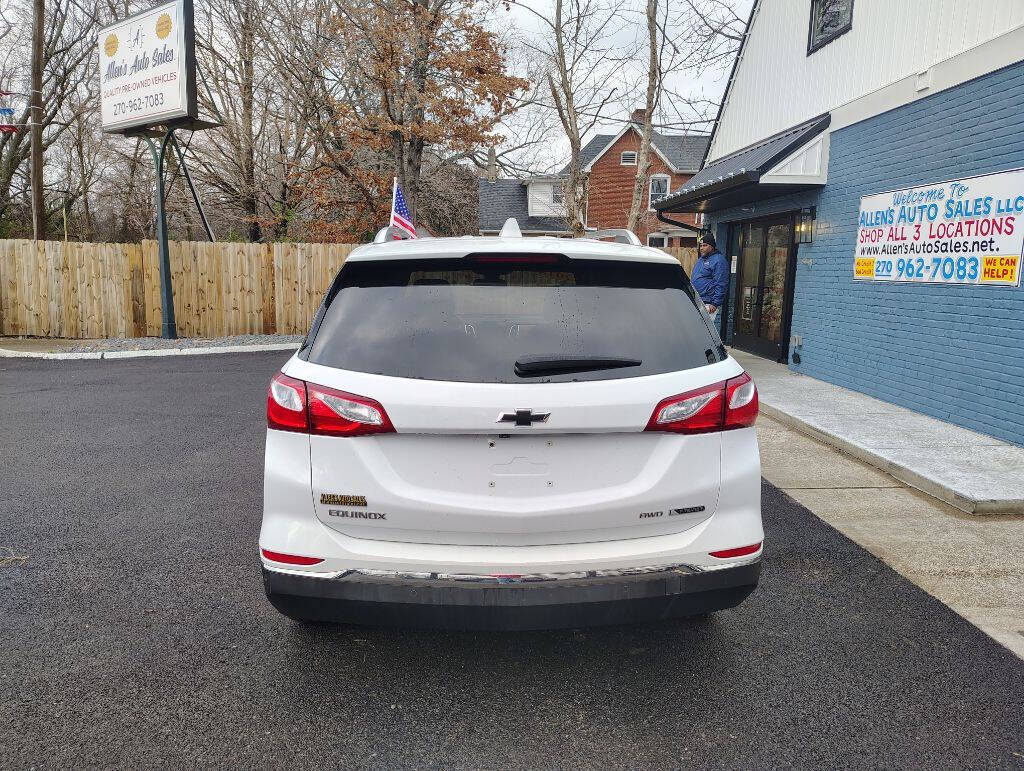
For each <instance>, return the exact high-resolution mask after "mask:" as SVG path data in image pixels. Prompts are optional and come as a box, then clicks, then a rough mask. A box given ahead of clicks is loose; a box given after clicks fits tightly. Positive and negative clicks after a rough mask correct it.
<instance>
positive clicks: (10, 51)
mask: <svg viewBox="0 0 1024 771" xmlns="http://www.w3.org/2000/svg"><path fill="white" fill-rule="evenodd" d="M48 10H49V12H48V14H47V18H46V23H45V25H43V28H42V32H43V41H42V57H41V58H40V59H39V60H38V61H37V62H36V63H35V64H36V66H37V67H40V66H41V73H42V77H41V81H40V83H39V85H40V86H41V88H39V92H40V94H41V99H40V101H41V104H42V109H41V110H39V109H38V105H37V108H36V110H33V109H31V107H30V103H31V98H27V99H25V101H24V106H23V107H22V109H21V110H20V111H19V112H18V113H17V114H16V116H15V119H14V124H15V125H16V126H17V127H18V128H17V130H16V131H15V132H13V133H4V134H0V223H5V222H6V223H9V224H8V225H6V226H5V227H11V224H13V223H10V219H11V215H12V205H13V204H12V201H13V199H15V198H22V199H28V198H29V196H30V190H31V184H30V174H29V173H27V171H26V169H25V166H26V163H27V162H28V161H29V160H30V157H31V155H32V149H31V144H32V143H31V139H30V135H31V130H32V129H33V128H35V126H38V132H39V135H40V141H39V142H38V143H37V145H36V146H37V148H38V152H39V154H45V152H46V151H47V149H48V148H49V147H50V146H51V145H53V143H54V142H56V141H57V140H58V139H59V138H60V137H61V136H62V135H63V134H64V133H65V132H66V131H67V130H68V128H69V127H70V126H71V125H72V124H73V123H74V121H75V118H76V116H77V115H79V114H80V113H81V112H82V111H84V110H87V109H88V105H89V102H90V99H91V97H92V96H93V95H94V94H95V83H94V77H93V76H94V72H93V71H92V69H91V67H90V65H91V63H92V61H93V56H94V54H95V39H94V32H95V28H96V12H95V9H90V8H85V7H82V6H81V5H79V4H78V3H73V2H66V3H55V4H52V6H50V7H49V9H48ZM32 13H33V8H30V7H29V3H28V2H26V1H25V0H17V4H16V5H13V6H5V7H4V9H3V10H2V11H0V14H3V15H2V17H0V28H6V29H7V30H8V32H7V40H6V41H5V42H9V45H8V47H7V49H6V51H5V52H4V53H3V54H2V57H3V58H0V83H3V84H5V86H6V84H12V85H13V86H14V87H13V88H10V87H9V86H7V87H6V88H5V90H11V91H16V92H19V93H20V94H21V97H22V98H25V97H29V95H30V92H31V91H32V90H33V89H32V75H31V72H30V70H31V69H32V64H33V63H32V62H30V61H27V60H26V58H22V56H21V55H22V54H25V53H28V52H30V51H31V46H30V45H28V44H27V43H28V41H27V40H26V37H27V34H31V30H33V25H32V23H31V18H32ZM8 25H9V26H8ZM26 30H27V31H30V32H28V33H26ZM19 86H20V88H19ZM33 112H39V114H38V115H36V118H35V119H33V118H32V113H33ZM37 165H38V167H39V169H40V171H43V162H42V161H41V160H40V161H39V162H38V164H37ZM49 183H50V180H49V179H48V178H47V177H46V175H45V174H44V175H43V185H37V186H36V187H37V188H38V189H39V192H40V193H42V192H43V186H44V185H49ZM25 208H26V210H28V212H29V214H30V217H29V218H28V219H31V220H33V222H34V224H36V225H37V226H38V224H39V223H38V222H35V219H36V218H35V217H33V216H31V213H32V212H31V210H32V209H33V207H32V206H27V207H25ZM56 210H57V211H59V207H56ZM14 227H15V229H16V228H17V225H14ZM39 230H40V231H41V234H42V233H45V223H43V227H42V228H41V229H39Z"/></svg>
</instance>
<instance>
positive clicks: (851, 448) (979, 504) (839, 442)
mask: <svg viewBox="0 0 1024 771" xmlns="http://www.w3.org/2000/svg"><path fill="white" fill-rule="evenodd" d="M760 407H761V412H762V413H763V414H765V415H767V416H768V417H770V418H773V419H775V420H777V421H779V422H780V423H784V424H785V425H787V426H790V427H791V428H795V429H796V430H797V431H800V432H801V433H803V434H807V435H808V436H810V437H812V438H814V439H817V440H818V441H819V442H824V443H825V444H827V445H829V446H831V447H835V448H836V449H837V450H839V451H840V452H843V453H846V454H847V455H850V456H852V457H854V458H857V459H858V460H862V461H864V462H865V463H867V464H868V465H870V466H874V467H875V468H877V469H879V470H881V471H884V472H885V473H886V474H888V475H889V476H891V477H894V478H896V479H898V480H900V481H901V482H905V483H906V484H908V485H910V486H911V487H916V488H917V489H918V490H920V491H921V492H924V493H927V494H928V495H931V496H932V497H933V498H938V499H939V500H940V501H944V502H945V503H948V504H949V505H951V506H955V507H956V508H958V509H960V510H961V511H964V512H967V513H968V514H975V515H984V514H1024V500H1021V499H1014V498H1007V499H997V500H981V499H977V498H972V497H970V496H966V495H963V494H962V493H960V492H958V491H957V490H956V489H954V488H952V487H949V486H948V485H944V484H942V483H941V482H938V481H936V480H935V479H930V478H928V477H925V476H922V475H921V474H918V473H917V472H915V471H913V470H911V469H909V468H907V467H906V466H902V465H900V464H899V463H895V462H893V461H892V460H890V459H889V458H885V457H882V456H881V455H879V454H878V453H876V452H874V451H873V450H871V449H870V448H868V447H863V446H861V445H859V444H856V443H855V442H852V441H850V440H848V439H844V438H843V437H841V436H838V435H837V434H833V433H831V432H828V431H823V430H822V429H820V428H818V427H817V426H814V425H812V424H810V423H808V422H807V421H805V420H802V419H801V418H798V417H796V416H795V415H790V414H789V413H788V412H783V411H782V410H780V409H778V408H777V407H773V406H772V405H770V404H768V403H766V402H765V401H763V400H762V401H761V404H760Z"/></svg>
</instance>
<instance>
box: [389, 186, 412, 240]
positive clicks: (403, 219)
mask: <svg viewBox="0 0 1024 771" xmlns="http://www.w3.org/2000/svg"><path fill="white" fill-rule="evenodd" d="M391 227H394V228H398V229H399V230H401V231H402V232H404V233H405V234H406V236H407V237H409V238H417V235H416V226H415V225H413V224H412V215H411V214H409V207H408V206H406V205H405V196H404V195H402V188H400V187H399V186H398V177H395V189H394V193H393V194H392V197H391ZM395 238H398V236H397V235H396V236H395Z"/></svg>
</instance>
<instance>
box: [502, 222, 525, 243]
mask: <svg viewBox="0 0 1024 771" xmlns="http://www.w3.org/2000/svg"><path fill="white" fill-rule="evenodd" d="M498 237H499V238H522V237H523V231H521V230H520V229H519V223H518V222H516V218H515V217H509V218H508V219H507V220H505V224H504V225H502V226H501V232H500V233H498Z"/></svg>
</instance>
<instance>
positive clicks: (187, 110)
mask: <svg viewBox="0 0 1024 771" xmlns="http://www.w3.org/2000/svg"><path fill="white" fill-rule="evenodd" d="M192 24H193V20H192V0H172V1H171V2H168V3H162V4H161V5H158V6H156V7H155V8H151V9H149V10H148V11H143V12H141V13H137V14H135V15H134V16H130V17H128V18H127V19H123V20H122V21H118V22H115V23H114V24H111V25H110V26H108V27H104V28H103V29H102V30H100V33H99V49H100V51H99V54H100V55H99V62H100V115H101V119H102V125H103V130H104V131H108V132H119V131H124V130H125V129H129V128H135V127H140V126H152V125H156V124H161V123H166V122H167V121H171V120H174V119H177V118H187V117H191V118H195V117H196V115H197V111H196V93H195V49H194V40H193V26H192Z"/></svg>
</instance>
